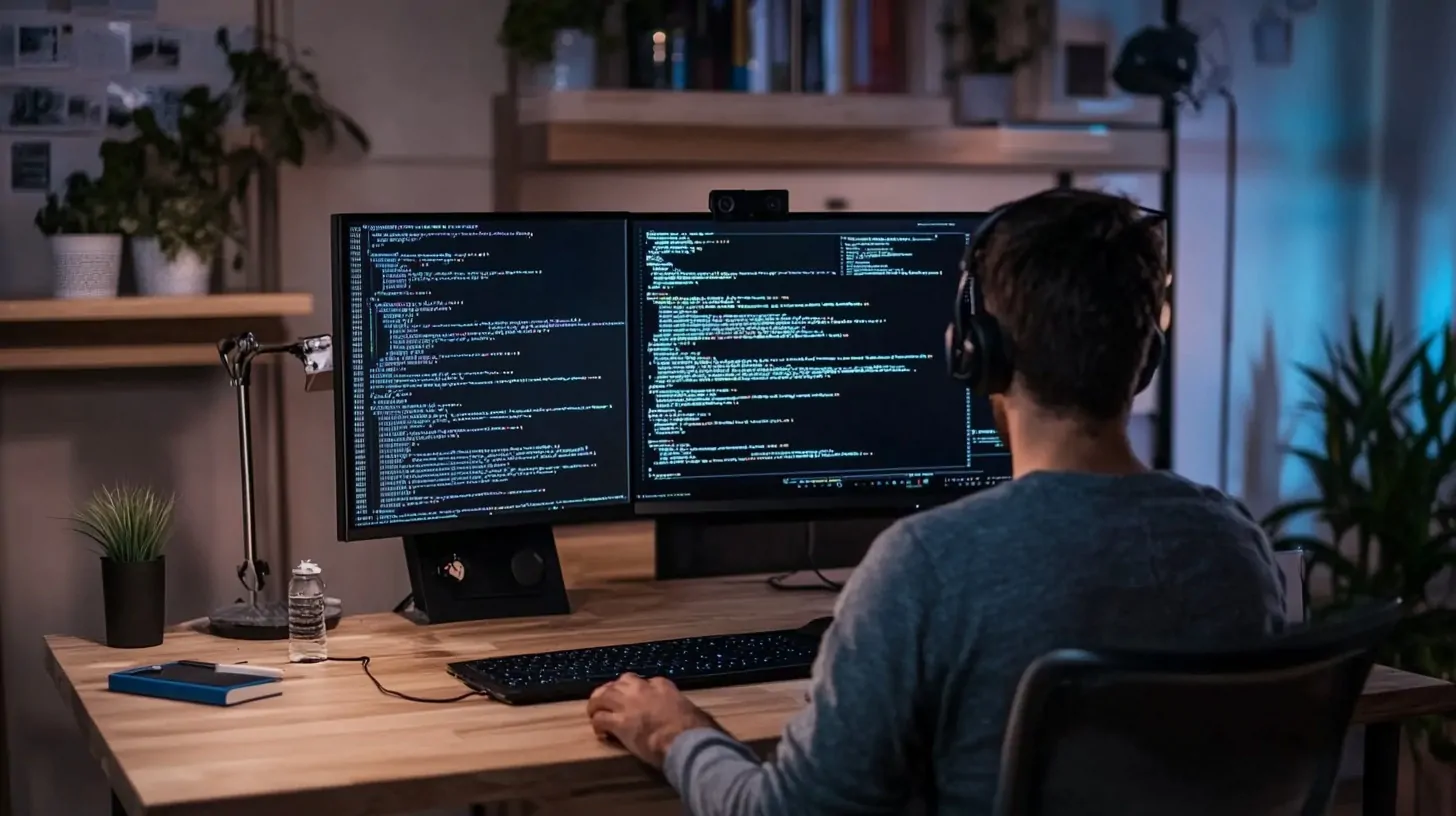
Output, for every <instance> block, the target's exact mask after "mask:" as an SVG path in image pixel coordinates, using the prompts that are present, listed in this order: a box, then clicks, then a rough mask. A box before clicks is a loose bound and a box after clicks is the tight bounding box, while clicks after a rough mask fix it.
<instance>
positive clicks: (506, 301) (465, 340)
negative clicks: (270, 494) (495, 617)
mask: <svg viewBox="0 0 1456 816" xmlns="http://www.w3.org/2000/svg"><path fill="white" fill-rule="evenodd" d="M333 233H334V234H333V239H334V242H335V243H334V266H335V268H334V349H335V355H336V356H335V360H334V370H335V377H336V385H335V412H336V415H335V423H336V434H335V438H336V440H337V445H336V447H337V459H338V463H337V465H338V491H339V497H338V498H339V502H338V503H339V538H340V539H342V540H346V541H347V540H355V539H366V538H386V537H391V536H396V535H419V534H425V533H433V532H447V531H451V530H457V529H464V528H476V527H489V526H498V525H507V524H509V525H516V524H530V523H539V522H552V523H558V522H570V521H588V520H601V519H605V518H614V517H619V516H622V515H626V514H630V512H631V506H630V501H631V472H630V463H631V454H630V442H629V438H630V437H629V424H630V423H631V419H632V417H631V413H630V408H629V400H630V398H631V395H630V386H629V362H628V354H629V347H628V315H629V311H630V308H629V292H628V275H627V218H626V216H625V215H621V214H611V213H592V214H531V215H528V214H519V215H518V214H456V215H437V214H420V215H400V214H379V215H336V216H334V220H333Z"/></svg>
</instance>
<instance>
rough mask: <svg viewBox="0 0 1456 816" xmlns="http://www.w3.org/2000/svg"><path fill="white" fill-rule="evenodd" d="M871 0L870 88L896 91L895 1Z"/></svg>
mask: <svg viewBox="0 0 1456 816" xmlns="http://www.w3.org/2000/svg"><path fill="white" fill-rule="evenodd" d="M896 2H897V0H871V2H870V32H871V34H870V83H869V84H870V90H871V91H873V92H875V93H894V92H895V69H894V65H895V16H896V15H895V3H896Z"/></svg>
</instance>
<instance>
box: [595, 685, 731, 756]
mask: <svg viewBox="0 0 1456 816" xmlns="http://www.w3.org/2000/svg"><path fill="white" fill-rule="evenodd" d="M586 714H587V716H588V717H590V718H591V725H592V730H593V731H595V732H596V734H597V737H599V738H601V739H607V738H615V739H616V740H617V741H618V742H620V743H622V746H623V747H624V748H626V749H627V750H628V751H631V752H632V753H633V755H635V756H636V757H637V758H638V759H640V760H642V761H643V762H646V763H647V764H649V765H651V766H652V767H654V768H658V769H661V768H662V763H663V761H664V759H665V758H666V756H667V749H668V748H669V747H670V746H671V745H672V741H673V740H674V739H676V738H677V735H678V734H681V733H682V732H684V731H689V730H692V729H694V728H718V727H719V726H718V724H717V723H716V722H713V718H712V717H709V716H708V715H707V714H706V713H704V712H703V710H702V709H700V708H698V707H697V706H695V705H693V704H692V703H691V702H689V701H688V698H686V697H684V696H683V694H682V692H680V691H678V690H677V686H674V685H673V684H672V681H671V680H668V679H666V678H664V677H654V678H652V679H651V680H644V679H642V678H641V677H638V676H637V675H635V674H630V673H629V674H624V675H622V676H621V677H619V678H617V679H616V680H613V681H612V682H610V683H607V684H606V685H603V686H601V687H599V688H598V689H597V690H596V691H594V692H592V696H591V699H590V700H589V701H587V704H586Z"/></svg>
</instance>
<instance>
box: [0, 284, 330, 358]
mask: <svg viewBox="0 0 1456 816" xmlns="http://www.w3.org/2000/svg"><path fill="white" fill-rule="evenodd" d="M312 313H313V296H312V295H309V294H304V293H258V294H234V295H210V296H206V297H118V298H106V299H98V300H11V301H0V371H68V370H69V371H76V370H96V369H113V368H175V367H202V366H208V365H218V356H217V346H216V342H217V340H219V339H220V338H222V337H225V336H227V335H229V334H237V333H240V332H245V331H251V332H255V333H257V334H258V335H260V336H261V337H263V338H264V339H266V340H274V339H278V338H279V337H283V336H284V335H285V333H284V326H283V321H284V319H285V318H288V317H303V316H307V315H310V314H312Z"/></svg>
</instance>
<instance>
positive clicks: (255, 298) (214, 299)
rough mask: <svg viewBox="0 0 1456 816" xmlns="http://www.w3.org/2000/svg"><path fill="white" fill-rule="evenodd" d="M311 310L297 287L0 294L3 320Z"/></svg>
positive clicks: (308, 299)
mask: <svg viewBox="0 0 1456 816" xmlns="http://www.w3.org/2000/svg"><path fill="white" fill-rule="evenodd" d="M309 314H313V295H308V294H299V293H292V292H278V293H271V292H267V293H257V294H238V295H207V296H205V297H115V298H96V299H84V300H0V323H49V322H62V321H66V322H75V321H91V320H197V319H211V318H235V317H301V316H304V315H309Z"/></svg>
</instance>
